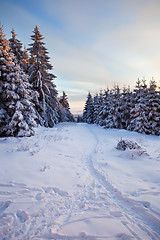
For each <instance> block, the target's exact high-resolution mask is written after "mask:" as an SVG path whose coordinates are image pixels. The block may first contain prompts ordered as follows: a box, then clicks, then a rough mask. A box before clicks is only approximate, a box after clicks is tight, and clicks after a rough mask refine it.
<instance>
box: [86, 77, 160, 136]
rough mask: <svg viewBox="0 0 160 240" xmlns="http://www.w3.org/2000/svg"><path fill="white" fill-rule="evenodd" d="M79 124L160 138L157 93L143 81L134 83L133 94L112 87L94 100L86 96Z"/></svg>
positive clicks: (90, 96) (155, 86) (151, 84)
mask: <svg viewBox="0 0 160 240" xmlns="http://www.w3.org/2000/svg"><path fill="white" fill-rule="evenodd" d="M82 120H83V121H84V122H86V123H90V124H91V123H97V124H99V125H100V126H104V127H105V128H118V129H127V130H131V131H136V132H139V133H145V134H154V135H160V91H158V90H157V85H156V82H155V80H154V79H152V80H151V81H150V83H149V85H148V86H147V84H146V80H145V79H142V80H139V79H138V81H137V83H136V87H135V89H134V90H133V91H130V88H129V87H128V88H126V87H124V88H123V89H122V90H121V89H120V88H119V86H118V85H116V86H114V87H113V89H111V90H110V89H107V90H105V91H100V93H99V94H96V95H95V96H94V97H92V95H91V94H90V92H89V93H88V96H87V100H86V103H85V107H84V112H83V117H82Z"/></svg>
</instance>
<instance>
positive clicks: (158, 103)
mask: <svg viewBox="0 0 160 240" xmlns="http://www.w3.org/2000/svg"><path fill="white" fill-rule="evenodd" d="M156 88H157V85H156V82H155V80H154V79H152V80H151V81H150V86H149V88H148V94H147V97H146V100H147V101H146V103H147V104H146V109H147V112H148V114H147V118H148V131H149V134H155V135H160V92H159V91H156Z"/></svg>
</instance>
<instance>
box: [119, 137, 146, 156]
mask: <svg viewBox="0 0 160 240" xmlns="http://www.w3.org/2000/svg"><path fill="white" fill-rule="evenodd" d="M116 149H117V150H122V151H125V150H129V151H127V152H131V153H132V154H131V155H132V157H133V155H138V156H143V155H145V156H149V154H148V153H147V152H146V150H144V149H143V148H142V147H141V146H140V145H139V144H138V143H136V142H134V141H132V140H130V139H125V140H123V139H122V138H121V140H120V141H119V142H118V144H117V147H116Z"/></svg>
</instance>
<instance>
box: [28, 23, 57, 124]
mask: <svg viewBox="0 0 160 240" xmlns="http://www.w3.org/2000/svg"><path fill="white" fill-rule="evenodd" d="M33 33H34V34H33V35H32V36H31V39H32V41H33V43H31V44H29V45H30V48H28V50H29V51H30V54H31V57H30V59H29V71H28V72H29V76H30V77H29V80H30V83H31V84H32V86H33V88H34V89H35V90H36V91H38V93H39V96H38V101H39V103H38V104H37V105H36V109H37V114H38V116H39V121H40V124H41V125H45V126H46V127H53V126H54V124H55V123H57V122H58V113H57V112H58V109H57V106H58V101H57V90H56V86H55V84H54V83H53V81H52V80H53V79H55V78H56V77H55V75H54V74H52V73H50V72H49V71H50V70H52V68H53V67H52V65H51V64H50V62H49V59H50V58H49V57H48V51H47V49H46V48H45V43H44V42H43V39H44V37H43V36H42V34H41V33H40V31H39V28H38V27H37V26H36V27H35V29H34V30H33Z"/></svg>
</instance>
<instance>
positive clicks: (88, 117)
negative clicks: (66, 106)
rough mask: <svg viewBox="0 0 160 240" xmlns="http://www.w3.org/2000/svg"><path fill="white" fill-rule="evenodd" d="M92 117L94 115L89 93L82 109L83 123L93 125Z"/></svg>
mask: <svg viewBox="0 0 160 240" xmlns="http://www.w3.org/2000/svg"><path fill="white" fill-rule="evenodd" d="M93 115H94V105H93V98H92V95H91V93H90V92H89V93H88V96H87V100H86V103H85V107H84V112H83V121H84V122H86V123H89V124H91V123H94V121H93Z"/></svg>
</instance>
